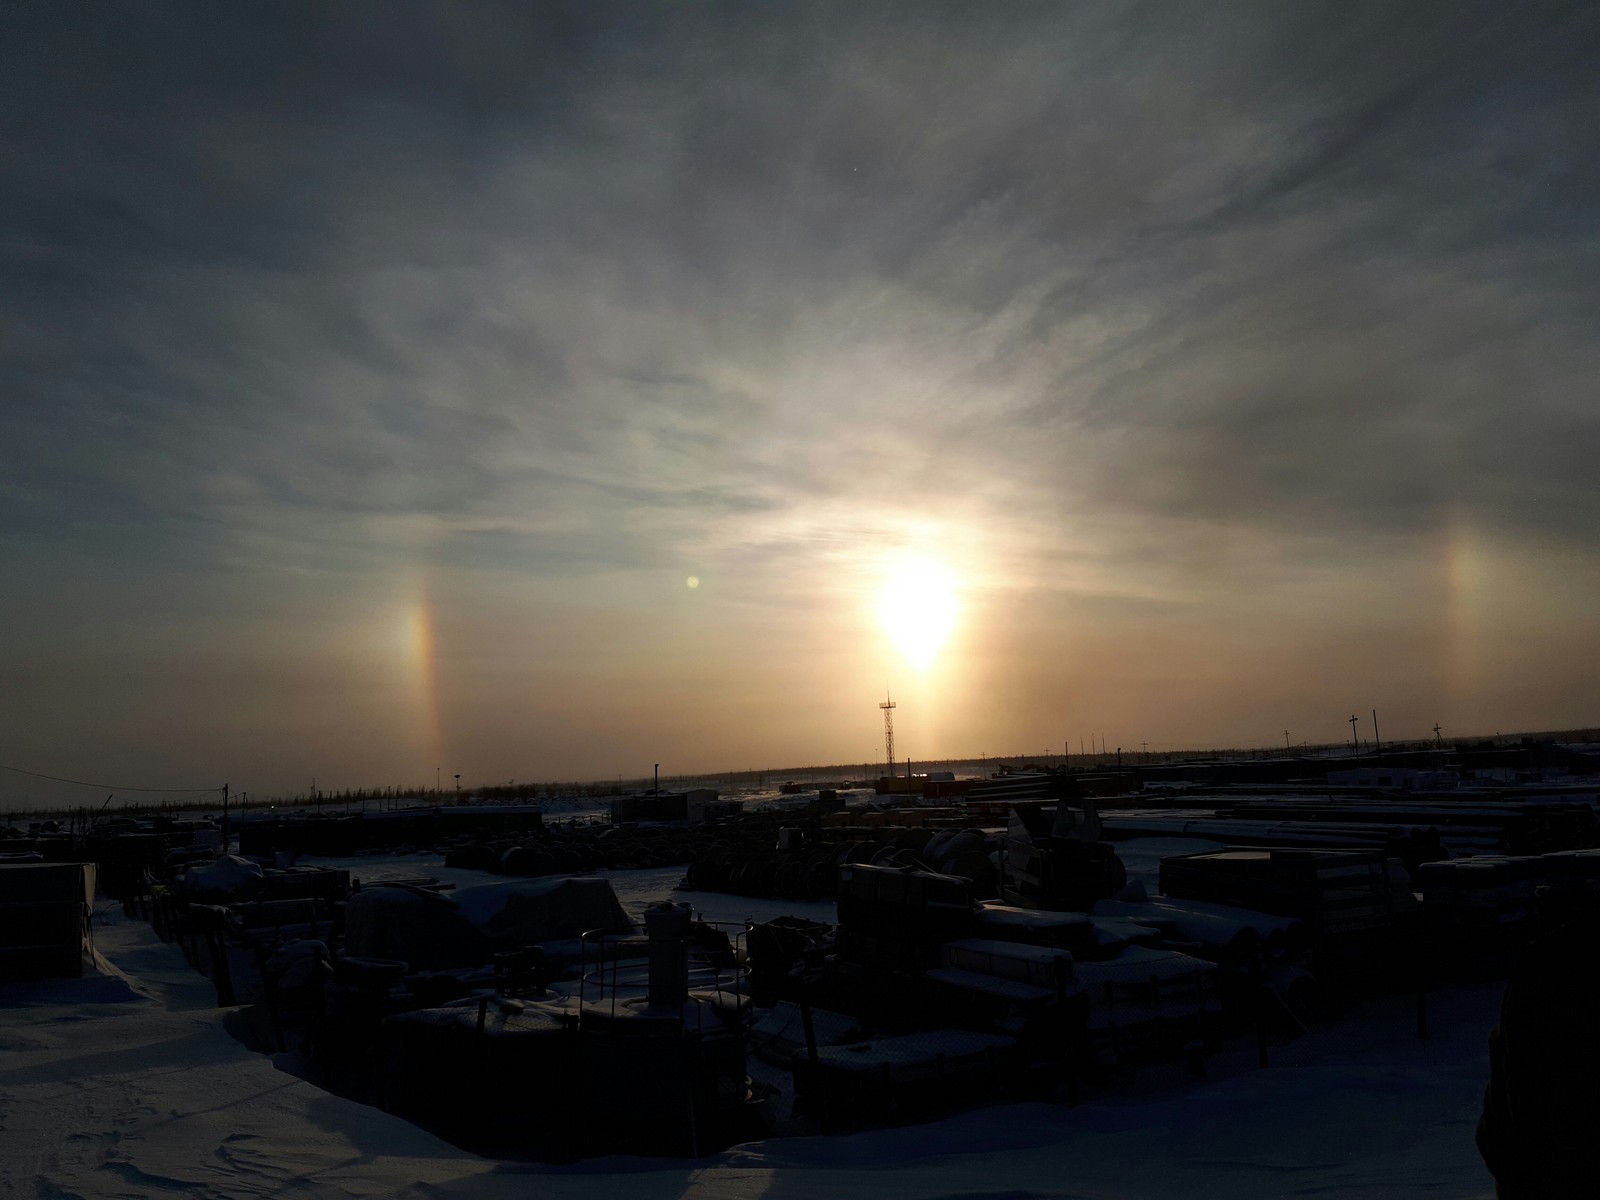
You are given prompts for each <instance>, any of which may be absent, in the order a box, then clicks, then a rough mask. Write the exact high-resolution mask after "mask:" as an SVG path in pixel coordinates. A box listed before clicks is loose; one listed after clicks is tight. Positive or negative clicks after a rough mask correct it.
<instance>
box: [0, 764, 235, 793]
mask: <svg viewBox="0 0 1600 1200" xmlns="http://www.w3.org/2000/svg"><path fill="white" fill-rule="evenodd" d="M0 771H14V772H15V773H16V774H18V775H31V776H32V777H33V778H35V779H48V780H50V781H51V782H53V783H72V784H76V785H77V786H78V787H92V788H105V789H106V790H108V791H112V792H220V791H221V790H222V789H221V788H220V787H197V788H142V787H118V786H117V785H116V784H114V783H87V782H85V781H84V780H82V779H63V778H62V777H61V776H59V775H44V774H41V773H40V772H38V771H24V770H23V769H22V768H21V767H8V766H6V765H5V763H0Z"/></svg>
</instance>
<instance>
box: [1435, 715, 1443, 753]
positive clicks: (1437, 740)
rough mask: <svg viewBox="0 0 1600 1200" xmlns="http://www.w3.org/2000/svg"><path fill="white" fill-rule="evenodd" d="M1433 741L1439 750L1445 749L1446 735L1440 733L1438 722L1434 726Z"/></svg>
mask: <svg viewBox="0 0 1600 1200" xmlns="http://www.w3.org/2000/svg"><path fill="white" fill-rule="evenodd" d="M1433 741H1434V745H1436V746H1438V747H1439V749H1441V750H1443V749H1444V735H1443V734H1442V733H1440V732H1439V723H1438V722H1437V721H1435V722H1434V724H1433Z"/></svg>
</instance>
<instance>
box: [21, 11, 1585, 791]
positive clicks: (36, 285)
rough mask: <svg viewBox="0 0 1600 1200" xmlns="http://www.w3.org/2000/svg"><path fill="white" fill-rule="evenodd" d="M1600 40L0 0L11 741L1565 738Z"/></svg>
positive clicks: (227, 772)
mask: <svg viewBox="0 0 1600 1200" xmlns="http://www.w3.org/2000/svg"><path fill="white" fill-rule="evenodd" d="M1596 78H1600V8H1597V7H1596V6H1593V5H1582V4H1549V3H1529V4H1518V5H1507V4H1503V3H1474V2H1470V0H1465V2H1457V0H1452V2H1450V3H1430V2H1424V3H1410V4H1405V5H1398V4H1390V3H1383V4H1360V3H1344V2H1341V3H1328V4H1314V3H1297V4H1293V5H1278V4H1269V3H1264V2H1262V3H1218V4H1207V5H1194V4H1182V3H1175V2H1171V3H1137V4H1123V3H1112V2H1099V0H1096V2H1094V3H1048V4H1033V3H1008V4H1003V5H987V4H977V3H968V4H937V3H913V4H887V3H881V2H876V0H858V2H852V3H839V4H833V3H791V4H782V3H779V4H755V3H745V4H711V3H702V4H695V3H649V4H646V3H642V2H641V3H632V4H607V3H598V4H596V3H586V4H572V5H561V4H494V3H450V4H445V3H440V4H420V3H384V4H340V5H333V6H330V5H321V4H309V3H302V4H294V3H288V4H250V3H242V4H229V5H211V4H201V3H192V4H149V3H139V4H133V3H110V4H95V5H89V4H57V3H44V2H42V0H41V2H37V3H29V2H24V3H20V4H15V5H9V6H7V8H6V11H5V13H4V15H0V196H4V198H5V202H4V204H3V205H0V455H3V457H0V627H3V630H4V635H3V636H0V764H3V765H8V766H13V767H20V768H24V769H27V770H32V771H37V772H41V773H46V774H58V775H64V776H68V777H71V778H76V779H85V780H89V781H96V782H98V781H110V782H113V783H119V784H125V785H128V786H134V785H139V786H151V787H166V786H174V787H176V786H185V787H186V786H210V785H214V784H217V783H221V782H229V783H230V784H231V786H232V787H233V788H234V790H235V792H237V791H239V790H243V789H256V790H260V791H263V792H271V791H275V790H276V791H284V792H287V791H292V790H296V789H304V788H306V787H307V786H309V784H310V781H311V780H312V779H313V778H315V779H316V780H317V781H318V784H319V786H321V787H324V788H328V787H352V786H363V785H382V784H389V783H418V782H431V781H432V780H433V779H434V777H435V773H436V772H442V774H443V776H444V777H445V778H446V779H448V778H449V777H450V776H453V775H454V774H456V773H460V774H461V776H462V784H463V786H465V787H471V786H474V785H476V784H482V783H503V782H505V781H507V780H510V779H517V780H521V781H527V780H551V779H599V778H609V777H612V776H616V775H621V776H625V777H630V778H635V777H640V776H645V775H649V774H650V772H651V769H652V766H653V764H655V763H658V762H659V763H661V765H662V768H661V769H662V773H663V775H671V774H688V773H695V772H710V771H721V770H742V769H745V768H750V767H761V766H772V765H780V764H781V765H791V764H802V763H866V762H869V761H881V759H882V757H883V741H882V724H881V719H880V717H881V714H880V712H879V710H878V704H879V703H880V702H882V701H883V699H884V696H885V695H886V694H892V696H893V697H894V700H895V702H896V704H897V708H896V710H895V716H896V722H897V724H896V742H897V752H898V754H899V755H900V757H902V758H904V757H906V756H907V755H909V756H910V757H911V758H913V759H916V758H923V759H933V758H947V757H950V758H953V757H963V756H972V755H988V756H997V755H1002V754H1018V753H1029V754H1039V753H1042V752H1045V751H1060V750H1064V749H1067V748H1070V749H1071V750H1072V751H1074V752H1076V750H1077V748H1078V745H1079V742H1080V741H1087V740H1089V739H1091V738H1096V737H1104V738H1105V739H1106V742H1107V745H1108V746H1110V747H1115V746H1117V745H1121V746H1123V747H1125V748H1127V749H1130V750H1131V749H1132V748H1133V747H1135V746H1140V747H1146V746H1147V747H1148V748H1149V749H1150V750H1152V751H1154V750H1158V749H1174V748H1180V747H1196V746H1213V745H1223V746H1270V745H1282V744H1283V741H1284V738H1285V736H1286V735H1287V737H1288V738H1289V739H1290V740H1292V741H1293V742H1295V743H1299V742H1302V741H1304V742H1311V743H1318V742H1334V741H1338V740H1339V739H1340V738H1341V737H1348V735H1349V726H1348V723H1347V718H1348V717H1349V716H1350V715H1351V714H1352V713H1355V714H1360V715H1361V716H1363V717H1364V718H1365V717H1366V716H1367V714H1368V712H1369V710H1371V709H1373V708H1376V709H1377V710H1378V712H1379V719H1380V721H1381V722H1382V726H1381V733H1382V735H1383V736H1384V737H1385V739H1388V738H1399V737H1423V736H1431V732H1430V731H1431V729H1432V727H1433V726H1434V725H1435V724H1436V723H1437V724H1440V725H1441V726H1442V727H1443V729H1444V731H1445V734H1446V736H1449V735H1450V734H1451V733H1452V732H1454V733H1460V734H1466V733H1494V732H1497V731H1511V730H1529V729H1545V728H1570V727H1577V726H1585V725H1594V724H1597V723H1600V673H1597V672H1596V670H1595V664H1596V663H1597V662H1600V622H1597V621H1596V617H1595V606H1594V597H1595V596H1596V595H1597V594H1600V487H1597V469H1600V390H1597V384H1596V379H1597V378H1600V344H1597V337H1596V330H1597V329H1600V220H1597V218H1600V165H1597V164H1600V88H1596V87H1595V86H1594V80H1595V79H1596ZM1363 736H1367V733H1366V729H1365V727H1364V729H1363ZM37 786H38V784H37V781H34V782H30V781H29V779H28V778H26V777H20V776H5V777H3V778H0V799H3V798H7V797H9V798H11V799H16V798H17V797H18V795H19V793H28V794H32V793H31V789H35V788H37Z"/></svg>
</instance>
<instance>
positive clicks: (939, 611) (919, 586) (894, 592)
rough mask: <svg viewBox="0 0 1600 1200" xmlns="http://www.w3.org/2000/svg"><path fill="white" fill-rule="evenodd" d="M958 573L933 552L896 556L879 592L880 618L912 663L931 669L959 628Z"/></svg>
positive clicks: (898, 648) (897, 646) (922, 668)
mask: <svg viewBox="0 0 1600 1200" xmlns="http://www.w3.org/2000/svg"><path fill="white" fill-rule="evenodd" d="M959 594H960V581H959V580H958V579H957V577H956V573H955V572H954V571H952V570H951V569H950V568H949V567H948V566H946V565H945V564H944V563H942V562H940V561H938V560H937V559H933V558H926V557H921V556H917V557H907V558H904V559H901V560H899V561H898V562H896V563H895V564H894V565H893V566H892V567H891V568H890V569H889V572H888V575H887V577H886V578H885V580H884V584H883V590H882V591H881V592H880V593H879V594H878V621H879V623H880V624H881V625H882V626H883V630H884V632H885V633H887V634H888V635H889V640H890V641H892V642H893V643H894V645H895V648H896V649H897V650H899V651H900V653H901V655H902V656H903V657H904V658H905V660H906V662H908V663H909V664H910V665H911V666H913V667H915V668H917V669H918V670H919V671H921V670H927V669H928V667H930V666H932V665H933V661H934V659H936V658H937V657H938V655H939V651H940V650H942V649H943V648H944V644H945V643H946V642H947V641H949V640H950V635H951V633H953V632H954V631H955V627H956V619H957V618H958V617H959V616H960V613H961V604H960V600H959Z"/></svg>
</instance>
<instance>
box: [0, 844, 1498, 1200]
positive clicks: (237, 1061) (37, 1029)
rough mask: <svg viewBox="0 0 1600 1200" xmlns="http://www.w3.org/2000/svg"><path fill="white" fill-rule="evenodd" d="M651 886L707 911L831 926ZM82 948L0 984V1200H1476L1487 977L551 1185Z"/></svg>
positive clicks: (168, 973) (414, 865)
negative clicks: (1190, 1064)
mask: <svg viewBox="0 0 1600 1200" xmlns="http://www.w3.org/2000/svg"><path fill="white" fill-rule="evenodd" d="M1167 852H1168V853H1171V852H1173V851H1172V850H1170V849H1169V850H1168V851H1167ZM346 865H349V866H350V867H351V869H352V870H353V871H354V872H355V873H356V874H357V875H359V876H360V877H362V878H363V879H369V880H375V879H378V878H383V877H387V878H397V877H398V878H404V877H415V876H421V875H431V876H435V877H439V878H441V879H446V880H448V881H453V882H456V883H458V884H460V885H466V884H469V883H479V882H485V881H486V877H485V876H483V875H482V874H481V873H479V872H475V871H461V872H449V871H447V870H445V869H444V868H443V867H442V866H440V865H439V860H438V859H437V858H432V859H429V858H422V857H410V858H403V859H400V860H398V861H395V862H381V861H379V860H373V859H354V860H349V861H348V864H346ZM1130 866H1131V864H1130ZM680 875H681V871H679V870H677V869H668V870H662V871H633V872H612V873H610V877H611V878H612V880H613V885H614V886H615V887H616V889H617V892H618V895H619V896H620V897H621V898H622V901H623V904H624V906H626V907H628V908H629V909H630V910H632V909H636V908H637V907H638V906H639V905H641V904H643V903H646V902H648V901H649V900H653V899H660V898H662V897H663V896H664V895H667V894H670V892H669V889H670V888H671V886H672V884H673V883H675V882H676V880H677V878H678V877H679V876H680ZM457 876H459V878H457ZM675 895H676V898H679V899H686V900H688V901H689V902H690V903H691V904H693V905H694V907H695V908H696V910H697V911H701V912H703V913H704V915H705V916H706V917H707V918H708V919H712V920H734V919H740V918H743V917H745V916H755V917H758V918H761V917H768V916H773V915H777V914H778V913H780V912H792V913H796V914H799V915H812V916H819V917H824V918H826V917H828V916H831V911H832V906H831V904H822V905H815V906H805V905H798V906H797V905H794V904H792V903H787V902H783V901H754V900H748V899H745V898H742V897H733V896H713V895H711V894H708V893H676V894H675ZM96 939H97V948H98V951H99V953H101V954H102V955H103V956H104V957H105V959H106V960H107V961H108V963H109V964H111V965H112V966H113V967H114V968H115V969H116V970H118V971H120V972H121V976H120V977H119V976H111V977H104V976H102V977H95V978H86V979H84V980H82V981H59V982H52V983H46V984H30V985H10V986H3V987H0V1196H27V1197H54V1198H65V1197H84V1198H94V1197H119V1198H120V1197H149V1198H157V1197H160V1198H163V1200H170V1197H172V1196H174V1195H186V1196H190V1197H197V1198H202V1200H205V1198H211V1197H216V1198H219V1200H220V1198H224V1197H252V1196H262V1197H265V1196H291V1195H292V1196H295V1197H324V1196H326V1197H351V1196H402V1197H429V1198H438V1197H485V1198H500V1197H504V1198H506V1200H510V1198H512V1197H517V1198H518V1200H521V1198H523V1197H527V1196H530V1195H536V1196H550V1197H565V1196H575V1197H576V1196H581V1197H597V1196H601V1195H610V1194H613V1192H622V1191H625V1192H626V1194H627V1195H628V1196H629V1197H630V1198H633V1200H647V1198H653V1197H658V1196H659V1197H663V1198H665V1197H682V1196H711V1197H717V1196H726V1197H739V1198H740V1200H757V1198H763V1197H766V1198H771V1200H783V1198H787V1197H806V1196H814V1195H822V1194H827V1195H828V1196H830V1197H834V1198H836V1200H849V1198H855V1197H860V1198H862V1200H888V1198H890V1197H896V1198H898V1197H907V1196H914V1197H950V1198H954V1197H963V1198H975V1197H1000V1196H1014V1197H1015V1196H1061V1197H1067V1196H1071V1197H1087V1198H1095V1200H1100V1198H1104V1200H1111V1198H1118V1200H1125V1198H1128V1197H1162V1198H1182V1197H1194V1198H1196V1200H1200V1198H1210V1197H1216V1198H1219V1200H1220V1198H1224V1197H1226V1198H1229V1200H1235V1198H1241V1200H1242V1198H1250V1197H1284V1196H1312V1195H1316V1196H1322V1197H1385V1198H1417V1200H1421V1198H1424V1197H1426V1198H1430V1200H1432V1198H1441V1200H1442V1198H1444V1197H1450V1198H1452V1200H1460V1198H1473V1197H1482V1198H1487V1197H1490V1196H1492V1195H1493V1186H1492V1181H1491V1180H1490V1178H1489V1176H1488V1174H1487V1173H1486V1172H1485V1171H1484V1169H1483V1166H1482V1164H1481V1162H1480V1161H1479V1159H1478V1157H1477V1154H1476V1151H1475V1149H1474V1147H1473V1141H1472V1134H1473V1126H1474V1122H1475V1121H1476V1118H1477V1113H1478V1106H1479V1101H1480V1097H1481V1093H1482V1088H1483V1083H1484V1081H1485V1079H1486V1077H1487V1071H1488V1068H1487V1056H1486V1052H1485V1037H1486V1035H1487V1033H1488V1030H1489V1027H1490V1025H1492V1024H1493V1022H1494V1019H1495V1013H1496V1009H1497V1006H1498V1000H1499V988H1498V986H1495V985H1485V986H1476V987H1463V988H1442V989H1439V990H1437V991H1435V992H1434V993H1432V994H1431V996H1430V1014H1429V1015H1430V1024H1431V1027H1432V1034H1433V1036H1432V1038H1431V1039H1430V1040H1428V1041H1425V1042H1424V1041H1418V1040H1417V1039H1416V1037H1415V1036H1414V1017H1413V1010H1412V1003H1411V1000H1410V999H1409V998H1407V997H1401V998H1397V999H1394V1000H1387V1001H1382V1002H1373V1003H1369V1004H1367V1005H1365V1006H1363V1007H1361V1008H1360V1009H1359V1010H1357V1011H1355V1012H1353V1013H1350V1014H1348V1015H1347V1016H1346V1017H1344V1018H1343V1019H1341V1020H1340V1021H1339V1022H1338V1023H1337V1024H1336V1025H1330V1026H1329V1027H1327V1028H1325V1029H1321V1030H1319V1031H1316V1032H1314V1033H1312V1034H1309V1035H1307V1036H1305V1037H1302V1038H1301V1039H1299V1040H1298V1041H1296V1042H1294V1043H1291V1044H1287V1045H1278V1046H1275V1047H1274V1050H1273V1062H1272V1066H1271V1067H1270V1068H1268V1069H1266V1070H1260V1069H1257V1068H1256V1066H1255V1061H1254V1046H1253V1044H1246V1042H1247V1041H1248V1039H1244V1040H1241V1041H1240V1042H1239V1043H1238V1044H1230V1046H1229V1047H1228V1048H1226V1049H1225V1050H1224V1051H1223V1052H1222V1053H1221V1054H1220V1055H1218V1056H1216V1057H1215V1058H1213V1059H1212V1060H1210V1064H1209V1065H1210V1075H1209V1078H1207V1079H1204V1080H1196V1079H1194V1078H1192V1077H1190V1076H1188V1075H1187V1074H1185V1073H1184V1070H1183V1068H1182V1067H1181V1065H1172V1066H1170V1067H1167V1066H1161V1067H1152V1068H1146V1069H1145V1070H1143V1071H1141V1072H1126V1073H1122V1074H1119V1075H1118V1076H1117V1077H1116V1079H1115V1080H1114V1081H1113V1082H1112V1083H1111V1084H1110V1085H1108V1086H1107V1087H1106V1088H1104V1089H1101V1090H1098V1091H1096V1092H1094V1093H1093V1094H1092V1095H1090V1096H1089V1097H1088V1098H1087V1099H1086V1101H1085V1103H1083V1104H1082V1105H1080V1106H1079V1107H1077V1108H1075V1109H1072V1108H1066V1107H1061V1106H1058V1105H1053V1104H1042V1103H1035V1104H1021V1105H1004V1106H997V1107H992V1108H986V1109H979V1110H975V1111H972V1112H968V1113H963V1114H960V1115H957V1116H953V1117H950V1118H948V1119H946V1120H943V1121H939V1122H935V1123H932V1124H927V1125H917V1126H908V1127H904V1128H897V1129H888V1130H881V1131H875V1132H866V1133H856V1134H851V1135H844V1136H834V1137H822V1136H814V1137H789V1138H778V1139H769V1140H766V1141H762V1142H753V1143H749V1144H746V1145H743V1146H736V1147H734V1148H733V1149H731V1150H728V1151H726V1152H725V1153H722V1154H719V1155H716V1156H714V1157H712V1158H709V1159H704V1160H700V1161H694V1162H690V1161H680V1160H665V1159H632V1158H607V1159H594V1160H589V1161H587V1162H584V1163H581V1164H579V1165H577V1166H575V1167H563V1168H556V1167H547V1166H541V1165H536V1164H535V1165H530V1164H526V1163H502V1162H494V1161H489V1160H484V1159H480V1158H476V1157H474V1156H472V1155H470V1154H468V1153H466V1152H464V1151H461V1150H458V1149H456V1148H455V1147H453V1146H451V1145H448V1144H447V1143H444V1142H441V1141H439V1140H438V1139H436V1138H434V1137H432V1136H430V1135H429V1134H426V1133H424V1132H422V1131H420V1130H418V1129H416V1128H415V1127H414V1126H412V1125H410V1124H408V1123H406V1122H404V1121H402V1120H400V1119H399V1118H396V1117H392V1116H389V1115H388V1114H386V1113H383V1112H381V1111H379V1110H377V1109H374V1108H370V1107H366V1106H363V1105H360V1104H356V1103H354V1102H351V1101H348V1100H343V1099H340V1098H338V1097H335V1096H332V1095H329V1094H328V1093H326V1092H323V1091H322V1090H320V1089H318V1088H317V1087H315V1086H313V1085H312V1084H310V1083H307V1082H305V1081H303V1080H301V1079H299V1078H297V1077H296V1076H294V1075H292V1074H289V1073H288V1072H287V1071H285V1070H280V1069H279V1068H278V1066H276V1065H275V1063H274V1059H273V1058H271V1057H268V1056H264V1055H260V1054H257V1053H254V1052H252V1051H251V1050H249V1049H247V1048H246V1047H245V1045H244V1044H242V1043H241V1042H240V1041H239V1040H238V1039H237V1038H236V1037H235V1036H234V1035H233V1033H232V1032H230V1031H231V1030H233V1029H235V1028H237V1027H238V1026H239V1025H240V1024H241V1023H243V1022H244V1021H245V1020H246V1019H247V1014H246V1013H245V1012H244V1011H243V1010H218V1009H215V1008H213V1007H211V1004H212V1002H213V999H214V993H213V992H212V990H211V987H210V985H209V984H208V983H207V982H206V981H205V980H203V979H200V978H199V977H198V976H196V975H195V974H194V973H193V972H191V971H190V970H189V968H188V966H187V964H186V963H185V962H184V960H183V957H182V954H181V953H180V951H179V950H178V949H177V948H176V947H173V946H166V945H163V944H162V943H161V942H160V941H159V940H158V939H157V938H156V937H155V936H154V934H153V933H152V932H151V931H150V929H149V927H148V926H146V925H144V924H143V923H142V922H138V921H130V920H126V919H124V918H123V917H122V916H121V913H120V910H118V909H116V908H115V907H110V906H108V908H107V911H106V912H105V914H104V916H103V917H102V918H97V920H96Z"/></svg>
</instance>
